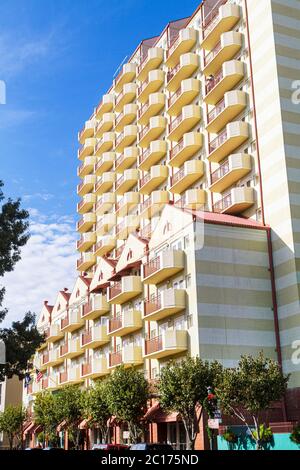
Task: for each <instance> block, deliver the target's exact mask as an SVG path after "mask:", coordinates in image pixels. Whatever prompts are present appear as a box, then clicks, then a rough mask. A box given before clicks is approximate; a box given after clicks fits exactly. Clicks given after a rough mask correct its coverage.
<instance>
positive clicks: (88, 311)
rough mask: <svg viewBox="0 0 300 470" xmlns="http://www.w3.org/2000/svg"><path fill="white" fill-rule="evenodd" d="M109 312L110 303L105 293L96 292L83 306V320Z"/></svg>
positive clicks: (92, 318)
mask: <svg viewBox="0 0 300 470" xmlns="http://www.w3.org/2000/svg"><path fill="white" fill-rule="evenodd" d="M108 312H109V305H108V303H107V300H106V296H105V295H103V294H96V295H94V296H92V297H91V298H90V300H89V302H88V303H86V304H84V305H83V306H82V310H81V318H82V319H83V320H95V319H96V318H99V317H101V316H102V315H104V314H105V313H108Z"/></svg>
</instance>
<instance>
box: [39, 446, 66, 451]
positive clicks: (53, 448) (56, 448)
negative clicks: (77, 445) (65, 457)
mask: <svg viewBox="0 0 300 470" xmlns="http://www.w3.org/2000/svg"><path fill="white" fill-rule="evenodd" d="M43 450H54V451H56V450H58V451H60V450H65V449H63V448H62V447H45V448H44V449H43Z"/></svg>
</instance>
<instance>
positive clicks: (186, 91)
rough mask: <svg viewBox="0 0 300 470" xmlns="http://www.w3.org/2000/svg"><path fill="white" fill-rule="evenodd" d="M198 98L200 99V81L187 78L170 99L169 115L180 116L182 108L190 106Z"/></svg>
mask: <svg viewBox="0 0 300 470" xmlns="http://www.w3.org/2000/svg"><path fill="white" fill-rule="evenodd" d="M197 96H199V97H200V81H199V80H197V79H196V78H187V79H186V80H183V81H182V82H181V86H180V87H179V89H178V90H177V91H175V92H174V93H173V94H172V95H171V96H170V98H169V99H168V114H169V115H170V116H178V114H179V113H180V112H181V110H182V107H183V106H185V105H187V104H190V103H191V102H192V101H193V100H194V99H195V98H196V97H197Z"/></svg>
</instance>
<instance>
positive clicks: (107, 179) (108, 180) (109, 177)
mask: <svg viewBox="0 0 300 470" xmlns="http://www.w3.org/2000/svg"><path fill="white" fill-rule="evenodd" d="M115 179H116V174H115V173H114V172H113V171H107V172H105V173H103V174H102V176H101V177H100V178H99V179H98V180H97V182H96V184H95V190H94V192H95V194H96V195H97V196H101V195H102V194H104V193H107V192H108V191H110V190H111V189H112V187H113V185H114V182H115Z"/></svg>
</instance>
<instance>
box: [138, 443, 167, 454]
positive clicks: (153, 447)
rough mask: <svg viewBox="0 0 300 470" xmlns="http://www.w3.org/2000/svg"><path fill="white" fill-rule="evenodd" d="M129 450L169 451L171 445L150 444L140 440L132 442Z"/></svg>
mask: <svg viewBox="0 0 300 470" xmlns="http://www.w3.org/2000/svg"><path fill="white" fill-rule="evenodd" d="M130 450H144V451H148V452H171V451H173V447H172V446H171V445H170V444H159V443H157V444H155V443H154V444H150V443H147V442H140V443H139V444H132V446H131V447H130Z"/></svg>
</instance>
